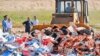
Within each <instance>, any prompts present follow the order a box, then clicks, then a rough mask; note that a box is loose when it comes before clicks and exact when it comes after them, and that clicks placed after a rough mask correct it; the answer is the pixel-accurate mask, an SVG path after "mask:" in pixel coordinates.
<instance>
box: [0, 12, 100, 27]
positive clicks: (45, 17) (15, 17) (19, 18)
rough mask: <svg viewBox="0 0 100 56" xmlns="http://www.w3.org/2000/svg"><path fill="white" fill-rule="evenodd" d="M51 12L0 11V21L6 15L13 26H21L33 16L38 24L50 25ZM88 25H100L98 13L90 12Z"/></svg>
mask: <svg viewBox="0 0 100 56" xmlns="http://www.w3.org/2000/svg"><path fill="white" fill-rule="evenodd" d="M52 13H53V11H45V10H39V11H0V21H2V19H3V16H4V15H8V16H9V17H10V18H11V19H12V21H13V23H14V26H16V27H18V26H22V22H23V21H25V20H26V18H27V17H30V18H31V20H33V16H37V18H38V19H39V21H40V24H43V23H46V24H48V23H50V21H51V19H52ZM89 18H90V24H91V25H96V24H100V11H90V12H89Z"/></svg>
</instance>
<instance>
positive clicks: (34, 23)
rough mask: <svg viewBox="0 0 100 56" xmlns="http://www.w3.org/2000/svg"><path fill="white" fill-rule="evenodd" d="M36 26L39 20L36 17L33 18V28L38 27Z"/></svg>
mask: <svg viewBox="0 0 100 56" xmlns="http://www.w3.org/2000/svg"><path fill="white" fill-rule="evenodd" d="M38 24H39V20H38V19H37V17H36V16H34V21H33V26H35V25H38Z"/></svg>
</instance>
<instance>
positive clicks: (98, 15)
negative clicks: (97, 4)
mask: <svg viewBox="0 0 100 56" xmlns="http://www.w3.org/2000/svg"><path fill="white" fill-rule="evenodd" d="M89 18H90V24H91V25H96V24H100V11H90V12H89Z"/></svg>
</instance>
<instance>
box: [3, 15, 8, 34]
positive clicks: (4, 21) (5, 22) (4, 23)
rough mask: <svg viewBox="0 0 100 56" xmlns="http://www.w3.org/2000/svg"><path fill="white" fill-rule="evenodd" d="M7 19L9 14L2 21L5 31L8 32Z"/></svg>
mask: <svg viewBox="0 0 100 56" xmlns="http://www.w3.org/2000/svg"><path fill="white" fill-rule="evenodd" d="M7 19H8V16H7V15H5V16H4V20H3V21H2V27H3V32H7Z"/></svg>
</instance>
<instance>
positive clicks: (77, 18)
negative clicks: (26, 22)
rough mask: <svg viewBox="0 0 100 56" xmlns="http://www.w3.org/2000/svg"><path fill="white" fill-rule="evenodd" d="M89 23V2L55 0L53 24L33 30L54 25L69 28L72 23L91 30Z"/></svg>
mask: <svg viewBox="0 0 100 56" xmlns="http://www.w3.org/2000/svg"><path fill="white" fill-rule="evenodd" d="M88 21H89V20H88V1H87V0H55V13H53V14H52V21H51V24H43V25H36V26H33V28H32V30H34V29H39V30H41V29H43V28H46V27H52V26H54V25H58V26H63V25H66V26H69V25H70V23H74V24H76V25H77V26H79V27H85V28H89V27H90V26H89V25H88Z"/></svg>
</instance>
